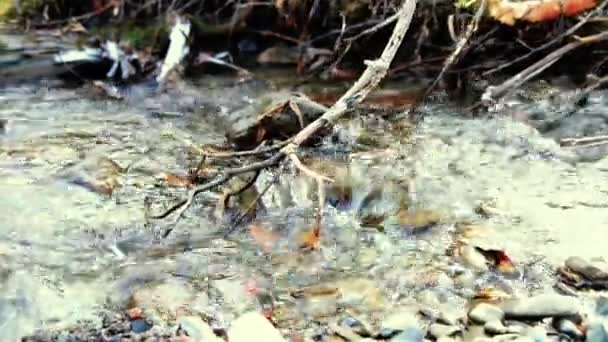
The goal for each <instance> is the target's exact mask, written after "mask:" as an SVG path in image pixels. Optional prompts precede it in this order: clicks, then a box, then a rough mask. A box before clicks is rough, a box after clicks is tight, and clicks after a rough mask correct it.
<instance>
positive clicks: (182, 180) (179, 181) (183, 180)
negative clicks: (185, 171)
mask: <svg viewBox="0 0 608 342" xmlns="http://www.w3.org/2000/svg"><path fill="white" fill-rule="evenodd" d="M161 178H162V179H163V180H164V181H165V182H166V183H167V185H169V186H175V187H189V186H192V179H190V178H189V177H186V176H179V175H174V174H170V173H161Z"/></svg>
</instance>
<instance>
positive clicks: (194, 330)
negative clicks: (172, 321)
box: [177, 316, 222, 342]
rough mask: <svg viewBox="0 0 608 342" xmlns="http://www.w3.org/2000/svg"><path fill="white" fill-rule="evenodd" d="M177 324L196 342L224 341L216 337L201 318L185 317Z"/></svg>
mask: <svg viewBox="0 0 608 342" xmlns="http://www.w3.org/2000/svg"><path fill="white" fill-rule="evenodd" d="M177 324H178V325H179V328H180V329H181V330H183V331H185V332H186V334H188V336H190V337H191V338H192V339H193V340H194V341H205V342H221V341H222V340H221V339H220V338H219V337H217V336H215V333H213V330H212V329H211V327H210V326H209V325H208V324H207V323H205V321H203V320H202V319H201V318H200V317H196V316H184V317H181V318H180V319H179V320H178V321H177Z"/></svg>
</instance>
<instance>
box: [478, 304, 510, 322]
mask: <svg viewBox="0 0 608 342" xmlns="http://www.w3.org/2000/svg"><path fill="white" fill-rule="evenodd" d="M504 316H505V313H504V312H503V311H502V310H501V309H500V308H499V307H497V306H494V305H492V304H488V303H479V304H477V305H476V306H475V307H474V308H473V309H472V310H471V311H469V319H471V320H472V321H474V322H476V323H480V324H485V323H487V322H491V321H502V319H503V318H504Z"/></svg>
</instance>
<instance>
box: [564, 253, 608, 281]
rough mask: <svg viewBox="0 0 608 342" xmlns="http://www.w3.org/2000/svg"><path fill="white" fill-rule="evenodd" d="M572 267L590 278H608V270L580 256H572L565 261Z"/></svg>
mask: <svg viewBox="0 0 608 342" xmlns="http://www.w3.org/2000/svg"><path fill="white" fill-rule="evenodd" d="M565 264H566V266H568V267H569V268H570V269H572V270H574V271H576V272H578V273H580V274H582V275H583V276H585V277H586V278H587V279H589V280H608V272H606V271H604V270H602V269H600V268H598V267H596V266H595V265H592V264H591V263H589V262H587V261H585V260H583V259H582V258H579V257H570V258H568V259H567V260H566V262H565Z"/></svg>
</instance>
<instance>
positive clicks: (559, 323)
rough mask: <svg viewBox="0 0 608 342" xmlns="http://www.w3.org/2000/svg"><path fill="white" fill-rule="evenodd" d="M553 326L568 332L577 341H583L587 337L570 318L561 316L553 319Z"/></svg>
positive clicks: (561, 331)
mask: <svg viewBox="0 0 608 342" xmlns="http://www.w3.org/2000/svg"><path fill="white" fill-rule="evenodd" d="M553 327H554V328H555V330H557V331H559V332H560V333H562V334H566V335H568V336H570V337H571V338H573V339H574V340H576V341H581V340H583V339H584V338H585V334H583V332H582V331H580V330H579V328H578V327H577V326H576V324H574V322H572V321H571V320H569V319H565V318H561V319H554V320H553Z"/></svg>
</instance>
